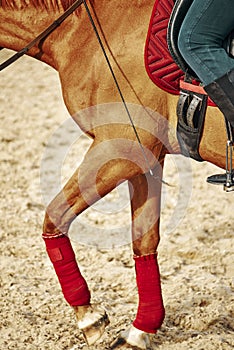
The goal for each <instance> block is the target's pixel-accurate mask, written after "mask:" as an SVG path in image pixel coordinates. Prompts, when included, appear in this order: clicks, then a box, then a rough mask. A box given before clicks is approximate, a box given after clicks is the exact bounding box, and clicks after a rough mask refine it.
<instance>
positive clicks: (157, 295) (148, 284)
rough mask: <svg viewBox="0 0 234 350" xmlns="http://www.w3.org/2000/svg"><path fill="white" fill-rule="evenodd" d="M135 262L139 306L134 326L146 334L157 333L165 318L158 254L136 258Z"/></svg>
mask: <svg viewBox="0 0 234 350" xmlns="http://www.w3.org/2000/svg"><path fill="white" fill-rule="evenodd" d="M134 260H135V267H136V280H137V287H138V295H139V306H138V310H137V316H136V319H135V321H134V322H133V325H134V327H136V328H138V329H140V330H142V331H144V332H146V333H156V332H157V329H159V328H160V327H161V325H162V323H163V320H164V317H165V310H164V306H163V299H162V292H161V283H160V273H159V267H158V262H157V254H156V253H155V254H149V255H145V256H140V257H134Z"/></svg>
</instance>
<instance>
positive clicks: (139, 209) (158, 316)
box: [112, 162, 165, 349]
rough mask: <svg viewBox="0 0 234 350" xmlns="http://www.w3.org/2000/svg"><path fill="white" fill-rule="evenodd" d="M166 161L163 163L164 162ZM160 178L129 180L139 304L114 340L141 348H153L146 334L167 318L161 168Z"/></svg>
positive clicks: (153, 330)
mask: <svg viewBox="0 0 234 350" xmlns="http://www.w3.org/2000/svg"><path fill="white" fill-rule="evenodd" d="M162 163H163V162H162ZM155 175H156V177H158V179H155V178H154V177H152V176H150V175H149V174H147V175H138V176H136V177H135V178H134V179H131V180H130V181H129V184H130V186H129V187H130V192H131V198H132V200H131V207H132V240H133V251H134V260H135V269H136V280H137V287H138V295H139V305H138V311H137V315H136V318H135V320H134V322H133V325H132V326H131V327H130V328H129V329H128V330H127V331H125V332H122V333H121V335H120V337H119V339H118V340H117V341H115V342H114V343H113V347H112V348H113V349H115V347H116V346H117V344H118V343H121V342H124V341H125V342H127V343H128V344H130V345H132V346H137V347H138V348H140V349H148V348H149V349H151V347H150V338H149V336H148V334H147V333H156V332H157V329H159V328H160V326H161V324H162V322H163V319H164V314H165V312H164V306H163V300H162V293H161V284H160V274H159V268H158V263H157V247H158V243H159V239H160V238H159V216H160V198H161V182H160V179H161V178H162V167H161V166H160V165H158V167H157V169H155Z"/></svg>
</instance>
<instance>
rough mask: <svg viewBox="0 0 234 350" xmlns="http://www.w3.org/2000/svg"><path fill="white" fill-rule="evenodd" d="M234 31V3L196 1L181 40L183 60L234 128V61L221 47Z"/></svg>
mask: <svg viewBox="0 0 234 350" xmlns="http://www.w3.org/2000/svg"><path fill="white" fill-rule="evenodd" d="M233 28H234V11H233V1H232V0H223V1H220V0H194V1H193V3H192V5H191V7H190V9H189V11H188V13H187V15H186V17H185V20H184V22H183V24H182V27H181V30H180V35H179V41H178V45H179V49H180V51H181V54H182V55H183V57H184V59H185V60H186V61H187V62H188V64H189V65H190V66H191V68H192V69H193V70H194V71H195V72H196V74H197V75H198V77H199V78H200V80H201V81H202V82H203V83H204V85H205V87H204V89H205V90H206V92H207V93H208V95H209V96H210V97H211V99H212V100H213V101H214V102H215V103H216V104H217V106H218V107H219V109H220V110H221V112H222V113H223V114H224V117H225V118H226V120H228V122H229V123H230V125H231V127H232V128H234V59H233V58H231V57H229V56H228V55H227V53H226V51H225V50H224V49H223V48H222V44H223V40H224V39H225V38H226V37H227V35H228V34H229V33H230V32H231V31H232V30H233ZM233 176H234V175H233ZM216 178H217V177H216ZM220 180H221V183H222V182H223V181H224V182H225V181H226V178H225V176H223V175H222V178H220ZM218 182H219V181H218Z"/></svg>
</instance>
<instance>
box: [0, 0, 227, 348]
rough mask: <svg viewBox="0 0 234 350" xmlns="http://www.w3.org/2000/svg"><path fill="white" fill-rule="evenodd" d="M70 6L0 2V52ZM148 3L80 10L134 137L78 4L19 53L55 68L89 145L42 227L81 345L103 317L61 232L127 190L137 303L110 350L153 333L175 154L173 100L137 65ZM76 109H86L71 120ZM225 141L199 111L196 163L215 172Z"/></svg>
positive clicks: (216, 124) (142, 343)
mask: <svg viewBox="0 0 234 350" xmlns="http://www.w3.org/2000/svg"><path fill="white" fill-rule="evenodd" d="M73 3H74V0H69V1H66V0H40V1H39V0H38V1H36V0H32V1H27V0H26V1H23V0H12V1H11V0H2V1H0V5H1V6H0V18H1V20H0V47H2V48H8V49H12V50H15V51H19V50H21V49H22V48H24V47H25V46H26V45H27V44H28V43H29V42H31V41H32V40H33V39H34V38H35V37H36V36H37V35H38V34H39V33H41V32H42V31H43V30H45V28H47V27H48V26H49V25H50V24H51V23H52V22H54V21H55V20H56V19H57V18H58V17H59V16H60V15H61V14H62V13H63V12H64V10H66V9H67V8H68V7H69V6H70V5H71V4H73ZM153 4H154V0H145V1H143V0H132V1H131V3H130V5H129V3H127V2H126V0H118V1H117V0H111V1H105V0H95V1H88V2H87V4H86V6H88V8H89V10H90V13H91V15H92V17H93V20H94V22H95V24H96V26H97V28H98V31H99V33H100V36H101V40H102V43H103V46H104V48H105V51H106V55H107V56H108V57H109V60H110V64H111V67H112V68H113V71H114V74H115V77H116V80H117V82H118V84H119V87H120V89H121V92H122V95H123V96H124V99H125V101H126V105H127V106H129V107H128V109H129V110H130V112H131V114H134V116H133V119H134V123H135V130H134V128H133V127H132V124H131V122H130V121H129V119H128V117H129V116H128V115H127V112H126V111H125V109H124V108H122V100H121V98H120V94H119V92H118V90H117V89H116V85H115V83H114V81H113V77H112V76H111V74H110V70H109V67H108V65H107V64H106V61H105V59H104V56H103V52H102V50H101V48H100V45H99V43H98V40H97V37H96V34H95V32H94V30H93V28H92V26H91V23H90V19H89V17H88V15H87V9H86V8H85V5H84V4H82V5H81V6H80V7H79V9H77V10H76V11H75V12H73V13H72V14H71V15H70V16H69V17H68V18H67V19H66V20H65V21H64V22H63V23H62V24H61V25H60V26H59V27H58V28H57V29H56V30H55V31H53V32H52V33H51V34H50V35H48V36H46V38H44V39H43V40H41V41H40V42H38V43H37V44H35V45H34V46H33V47H32V48H30V50H29V51H28V53H27V54H28V55H30V56H32V57H35V58H37V59H39V60H41V61H43V62H45V63H46V64H48V65H50V66H51V67H53V68H54V69H56V70H57V71H58V73H59V77H60V81H61V88H62V93H63V98H64V102H65V104H66V107H67V109H68V111H69V113H70V115H71V117H72V118H73V119H74V120H75V122H76V123H77V124H78V125H79V127H80V128H81V129H82V130H83V131H84V132H85V133H87V134H88V135H89V136H91V137H92V139H93V142H92V145H91V147H90V149H89V150H88V152H87V153H86V155H85V157H84V160H83V162H82V163H81V165H80V166H79V168H78V169H77V170H76V171H75V173H74V175H73V176H72V177H71V178H70V180H69V181H68V182H67V184H66V185H65V186H64V188H63V190H62V191H61V192H60V193H58V195H57V196H56V197H55V198H54V199H53V200H52V201H51V203H50V204H49V205H48V207H47V210H46V214H45V219H44V225H43V238H44V241H45V244H46V249H47V252H48V255H49V257H50V259H51V261H52V263H53V266H54V268H55V271H56V273H57V275H58V278H59V282H60V284H61V288H62V291H63V294H64V297H65V299H66V300H67V302H68V303H69V304H70V305H71V306H72V307H73V308H74V310H75V313H76V316H77V319H78V327H79V328H80V329H81V330H82V331H83V334H84V336H85V338H86V341H87V343H88V344H93V343H94V342H95V341H96V340H97V339H98V338H99V337H100V336H101V335H102V333H103V332H104V329H105V326H106V325H107V324H108V317H107V315H106V313H105V311H103V310H102V309H100V308H99V307H98V306H96V305H92V304H91V303H90V292H89V289H88V287H87V284H86V281H85V279H84V277H83V276H82V275H81V273H80V271H79V268H78V265H77V262H76V259H75V255H74V252H73V249H72V246H71V244H70V240H69V238H68V231H69V226H70V225H71V223H72V221H73V220H74V219H75V218H76V217H77V216H78V215H79V214H80V213H81V212H83V211H84V210H85V209H87V208H88V207H89V206H91V205H92V204H93V203H95V202H96V201H97V200H98V199H99V198H101V197H103V196H105V195H106V194H107V193H109V192H110V191H112V190H113V189H114V188H115V187H116V186H117V185H118V184H119V183H121V182H123V181H126V180H127V181H128V183H129V190H130V195H131V208H132V246H133V253H134V260H135V266H136V279H137V286H138V294H139V305H138V311H137V315H136V318H135V320H134V322H133V324H132V325H130V327H129V329H128V330H126V331H124V332H123V333H122V334H121V335H120V337H119V339H118V340H117V341H116V342H115V343H114V344H113V345H112V348H113V349H114V348H115V347H119V346H121V344H122V343H124V342H125V343H128V344H129V345H130V346H136V347H138V348H140V349H149V348H150V340H149V339H150V337H149V333H156V331H157V329H158V328H159V327H160V326H161V324H162V322H163V318H164V307H163V301H162V296H161V288H160V276H159V269H158V264H157V247H158V244H159V239H160V237H159V217H160V194H161V184H162V172H163V163H164V159H165V156H166V154H167V153H169V152H170V153H173V154H178V153H180V148H179V145H178V143H177V139H176V132H175V130H176V122H177V121H176V112H175V111H176V102H177V97H176V96H173V95H170V94H168V93H166V92H164V91H162V90H160V89H159V88H158V87H156V86H155V85H154V84H153V83H152V82H151V81H150V79H149V77H148V75H147V73H146V70H145V66H144V45H145V40H146V34H147V29H148V23H149V18H150V15H151V11H152V7H153ZM7 69H10V68H7ZM2 74H4V73H2ZM91 106H92V108H89V107H91ZM99 106H101V107H100V108H99ZM103 106H111V107H112V109H111V111H112V113H109V110H108V108H109V107H107V110H108V113H107V115H105V113H103V111H105V108H103ZM82 110H86V111H87V112H86V113H79V112H80V111H82ZM125 112H126V113H125ZM225 134H226V133H225V124H224V121H223V117H222V115H221V113H220V112H219V111H218V110H217V108H213V107H211V108H208V111H207V118H206V120H205V126H204V132H203V135H202V139H201V143H200V149H199V152H200V155H201V157H202V158H203V159H204V160H206V161H209V162H212V163H214V164H216V165H218V166H220V167H223V168H224V167H225V144H226V143H225V138H226V136H225ZM137 137H138V138H139V139H137ZM139 141H140V144H139Z"/></svg>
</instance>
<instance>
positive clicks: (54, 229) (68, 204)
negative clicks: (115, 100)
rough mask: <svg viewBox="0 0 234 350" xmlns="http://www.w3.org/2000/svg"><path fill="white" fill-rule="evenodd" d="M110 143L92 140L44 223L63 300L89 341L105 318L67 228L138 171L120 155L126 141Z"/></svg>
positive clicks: (104, 324)
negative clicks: (92, 300)
mask: <svg viewBox="0 0 234 350" xmlns="http://www.w3.org/2000/svg"><path fill="white" fill-rule="evenodd" d="M117 141H118V140H117ZM112 143H113V145H112ZM112 143H111V142H108V147H107V145H106V143H105V142H100V143H98V142H96V143H95V142H94V143H93V145H92V147H91V148H90V150H89V151H88V152H87V154H86V156H85V158H84V160H83V162H82V164H81V165H80V167H79V169H78V170H77V171H76V172H75V173H74V175H73V176H72V177H71V179H70V180H69V181H68V183H67V184H66V185H65V186H64V188H63V190H62V191H61V192H60V193H59V194H58V195H57V196H56V198H54V200H52V202H51V203H50V204H49V206H48V208H47V210H46V215H45V220H44V227H43V232H44V233H43V238H44V241H45V244H46V249H47V253H48V255H49V257H50V260H51V262H52V264H53V266H54V269H55V272H56V274H57V276H58V279H59V282H60V285H61V288H62V292H63V294H64V297H65V299H66V301H67V302H68V303H69V304H70V305H71V306H72V307H74V309H75V311H76V316H77V318H78V326H79V328H80V329H81V330H82V331H83V333H84V336H85V338H86V341H87V343H88V344H89V345H90V344H93V343H94V342H95V341H96V340H97V339H98V338H99V337H100V336H101V335H102V333H103V331H104V329H105V326H106V325H107V323H108V318H107V315H106V314H105V312H104V311H102V310H101V311H100V310H99V308H97V307H96V306H93V305H91V303H90V291H89V289H88V286H87V283H86V281H85V279H84V277H83V276H82V275H81V273H80V270H79V267H78V264H77V261H76V257H75V254H74V251H73V248H72V245H71V242H70V240H69V237H68V230H69V226H70V224H71V222H72V221H73V220H74V219H75V218H76V217H77V215H79V214H80V213H81V212H82V211H84V210H85V209H86V208H88V207H89V206H90V205H91V204H93V203H94V202H95V201H97V200H98V199H100V198H101V197H103V196H104V195H106V194H107V193H109V192H110V191H111V190H113V189H114V188H115V187H116V185H117V184H119V183H120V182H121V181H123V180H128V179H130V178H132V177H134V176H136V175H137V174H139V173H140V171H141V169H140V168H139V166H138V165H135V164H134V163H133V162H132V161H129V160H128V159H127V157H126V156H123V155H124V151H125V152H126V145H125V144H123V146H122V144H120V145H119V141H118V142H117V144H116V142H115V141H113V142H112ZM117 146H118V147H117ZM137 150H138V148H137ZM121 158H123V159H121Z"/></svg>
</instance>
